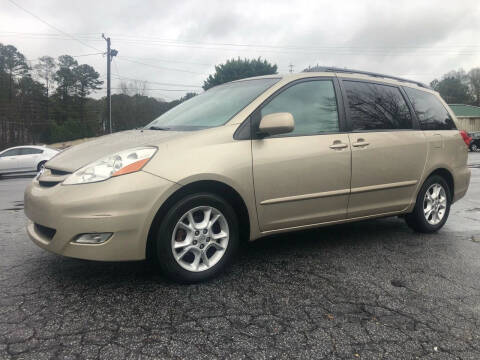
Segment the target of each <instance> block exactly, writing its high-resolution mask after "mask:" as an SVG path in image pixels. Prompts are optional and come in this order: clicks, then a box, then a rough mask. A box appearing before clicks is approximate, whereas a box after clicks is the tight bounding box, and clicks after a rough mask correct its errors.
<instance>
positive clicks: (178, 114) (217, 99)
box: [145, 78, 279, 130]
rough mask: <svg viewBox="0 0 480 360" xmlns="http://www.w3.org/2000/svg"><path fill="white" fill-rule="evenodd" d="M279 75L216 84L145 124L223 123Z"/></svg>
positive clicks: (186, 127) (155, 127)
mask: <svg viewBox="0 0 480 360" xmlns="http://www.w3.org/2000/svg"><path fill="white" fill-rule="evenodd" d="M278 80H279V78H266V79H265V78H264V79H255V80H244V81H238V82H233V83H228V84H224V85H220V86H216V87H214V88H212V89H210V90H208V91H206V92H204V93H202V94H200V95H197V96H195V97H193V98H191V99H189V100H187V101H185V102H183V103H181V104H179V105H177V106H175V107H174V108H173V109H171V110H169V111H167V112H166V113H164V114H163V115H161V116H160V117H158V118H156V119H155V120H153V121H152V122H151V123H150V124H148V125H147V126H146V127H145V128H146V129H152V130H199V129H205V128H209V127H215V126H220V125H224V124H225V123H226V122H227V121H228V120H230V119H231V118H232V117H233V116H235V114H237V113H238V112H239V111H240V110H242V109H243V108H244V107H245V106H247V105H248V104H249V103H250V102H251V101H252V100H253V99H255V98H256V97H257V96H258V95H260V94H261V93H262V92H264V91H265V90H266V89H268V88H269V87H270V86H272V85H273V84H275V83H276V82H277V81H278Z"/></svg>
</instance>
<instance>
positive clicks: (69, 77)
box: [54, 55, 78, 102]
mask: <svg viewBox="0 0 480 360" xmlns="http://www.w3.org/2000/svg"><path fill="white" fill-rule="evenodd" d="M77 66H78V62H77V60H75V59H74V58H73V57H71V56H70V55H62V56H59V57H58V70H57V72H56V73H55V77H54V79H55V81H56V82H57V84H58V86H57V90H56V92H57V95H58V96H60V98H61V99H62V101H64V102H66V101H67V100H68V98H69V97H70V96H72V95H73V94H74V93H75V90H76V88H75V83H76V77H75V73H74V69H75V68H76V67H77Z"/></svg>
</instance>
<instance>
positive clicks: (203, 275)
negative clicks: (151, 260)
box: [156, 193, 239, 283]
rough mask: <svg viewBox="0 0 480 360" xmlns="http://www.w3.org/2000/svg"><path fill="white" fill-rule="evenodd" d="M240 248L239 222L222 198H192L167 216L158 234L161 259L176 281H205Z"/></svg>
mask: <svg viewBox="0 0 480 360" xmlns="http://www.w3.org/2000/svg"><path fill="white" fill-rule="evenodd" d="M238 245H239V235H238V220H237V216H236V214H235V211H234V210H233V208H232V207H231V205H230V204H229V203H228V202H226V201H225V200H224V199H222V198H221V197H219V196H217V195H214V194H209V193H201V194H194V195H189V196H187V197H185V198H183V199H182V200H180V201H179V202H178V203H176V204H175V205H174V206H173V207H172V208H171V209H170V210H169V211H168V213H167V214H166V216H165V218H164V220H163V221H162V223H161V225H160V227H159V231H158V234H157V246H156V248H157V254H156V255H157V259H158V263H159V265H160V267H161V268H162V270H163V272H164V273H165V274H166V275H167V276H168V277H170V278H171V279H172V280H175V281H178V282H184V283H192V282H199V281H204V280H207V279H209V278H212V277H214V276H216V275H218V274H219V273H220V272H222V271H223V269H224V268H225V267H226V266H227V265H228V264H229V263H230V261H231V260H232V258H233V257H234V255H235V253H236V250H237V249H238Z"/></svg>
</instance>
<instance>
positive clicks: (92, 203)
mask: <svg viewBox="0 0 480 360" xmlns="http://www.w3.org/2000/svg"><path fill="white" fill-rule="evenodd" d="M177 188H179V185H177V184H175V183H173V182H170V181H168V180H166V179H163V178H161V177H158V176H155V175H152V174H150V173H147V172H144V171H139V172H136V173H132V174H127V175H123V176H118V177H115V178H111V179H109V180H106V181H102V182H97V183H91V184H81V185H62V184H58V185H55V186H52V187H46V186H42V185H40V184H39V182H38V181H37V180H33V182H32V183H31V184H30V185H29V186H28V187H27V189H26V190H25V199H24V200H25V214H26V215H27V217H28V219H29V222H28V224H27V233H28V235H29V236H30V238H31V239H32V241H33V242H34V243H35V244H37V245H38V246H40V247H42V248H44V249H46V250H48V251H51V252H53V253H57V254H60V255H64V256H69V257H74V258H81V259H89V260H102V261H123V260H141V259H145V249H146V243H147V237H148V231H149V229H150V225H151V223H152V221H153V218H154V216H155V214H156V212H157V210H158V208H159V207H160V206H161V204H162V203H163V201H165V200H166V198H167V197H168V195H169V194H171V193H173V191H175V190H176V189H177ZM91 233H112V236H111V237H110V238H109V239H108V240H107V241H105V242H103V243H100V244H79V243H74V242H73V240H74V239H75V238H76V237H77V236H79V235H80V234H91Z"/></svg>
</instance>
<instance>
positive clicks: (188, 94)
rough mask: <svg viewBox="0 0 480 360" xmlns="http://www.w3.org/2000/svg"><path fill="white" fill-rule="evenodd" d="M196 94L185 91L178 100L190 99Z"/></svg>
mask: <svg viewBox="0 0 480 360" xmlns="http://www.w3.org/2000/svg"><path fill="white" fill-rule="evenodd" d="M197 95H198V94H197V93H196V92H187V93H186V94H185V95H184V96H182V97H181V98H180V102H184V101H187V100H188V99H191V98H192V97H194V96H197Z"/></svg>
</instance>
